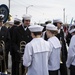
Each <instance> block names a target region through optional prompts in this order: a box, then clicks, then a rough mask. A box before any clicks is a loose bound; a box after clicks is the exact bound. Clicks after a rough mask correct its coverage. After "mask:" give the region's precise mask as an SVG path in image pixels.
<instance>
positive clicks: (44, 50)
mask: <svg viewBox="0 0 75 75" xmlns="http://www.w3.org/2000/svg"><path fill="white" fill-rule="evenodd" d="M29 30H30V31H31V36H32V38H33V40H32V41H31V42H29V43H28V44H27V45H26V46H25V52H24V55H23V65H24V66H25V67H28V72H27V75H48V59H49V55H50V46H49V43H48V42H47V41H45V40H44V39H43V38H41V33H42V30H43V27H42V26H39V25H32V26H29Z"/></svg>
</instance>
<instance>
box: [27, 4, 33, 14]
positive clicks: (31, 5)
mask: <svg viewBox="0 0 75 75" xmlns="http://www.w3.org/2000/svg"><path fill="white" fill-rule="evenodd" d="M32 6H33V5H29V6H27V7H26V14H27V13H28V8H29V7H32Z"/></svg>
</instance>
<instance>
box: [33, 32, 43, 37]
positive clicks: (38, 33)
mask: <svg viewBox="0 0 75 75" xmlns="http://www.w3.org/2000/svg"><path fill="white" fill-rule="evenodd" d="M32 33H33V34H34V35H35V36H37V35H41V34H42V32H32Z"/></svg>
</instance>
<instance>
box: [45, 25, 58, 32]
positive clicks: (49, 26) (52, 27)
mask: <svg viewBox="0 0 75 75" xmlns="http://www.w3.org/2000/svg"><path fill="white" fill-rule="evenodd" d="M46 29H48V30H53V31H57V30H58V29H57V27H56V26H55V25H53V24H47V25H46Z"/></svg>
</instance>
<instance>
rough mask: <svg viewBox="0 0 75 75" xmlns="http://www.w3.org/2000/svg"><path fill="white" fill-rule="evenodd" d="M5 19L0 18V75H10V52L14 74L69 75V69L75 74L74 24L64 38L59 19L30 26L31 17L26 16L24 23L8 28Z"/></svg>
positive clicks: (16, 20) (11, 24)
mask: <svg viewBox="0 0 75 75" xmlns="http://www.w3.org/2000/svg"><path fill="white" fill-rule="evenodd" d="M3 18H4V16H3V15H0V72H2V73H4V72H5V71H7V73H8V54H9V52H10V55H11V61H12V68H11V75H26V74H27V75H68V71H67V68H68V69H70V75H74V74H75V43H74V40H75V24H72V25H70V26H69V28H68V30H67V34H66V35H65V36H64V34H65V31H64V30H65V29H64V28H63V23H62V21H61V20H59V19H55V20H53V23H51V22H46V24H45V26H41V25H31V24H30V22H31V16H30V15H28V14H25V15H23V17H22V20H20V19H19V18H15V19H14V22H8V24H9V25H10V26H9V27H8V28H7V27H6V26H5V24H3ZM3 43H4V44H3ZM66 44H67V45H68V49H67V46H66ZM23 45H24V47H23V48H21V47H22V46H23ZM59 72H60V74H59Z"/></svg>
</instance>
